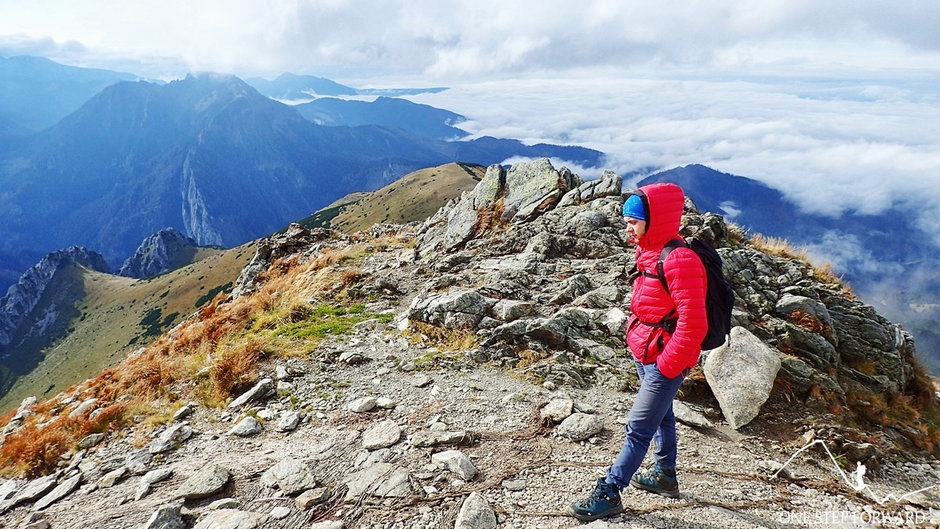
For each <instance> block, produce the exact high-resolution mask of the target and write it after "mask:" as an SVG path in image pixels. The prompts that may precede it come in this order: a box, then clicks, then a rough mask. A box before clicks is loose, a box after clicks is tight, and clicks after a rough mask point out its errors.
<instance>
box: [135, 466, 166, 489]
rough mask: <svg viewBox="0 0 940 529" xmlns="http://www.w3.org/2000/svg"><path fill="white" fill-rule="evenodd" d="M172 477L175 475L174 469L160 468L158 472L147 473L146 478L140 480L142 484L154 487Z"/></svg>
mask: <svg viewBox="0 0 940 529" xmlns="http://www.w3.org/2000/svg"><path fill="white" fill-rule="evenodd" d="M172 475H173V469H172V468H158V469H156V470H151V471H150V472H147V473H146V474H144V476H143V477H142V478H140V482H141V483H147V484H148V485H153V484H154V483H159V482H161V481H163V480H165V479H168V478H169V477H170V476H172Z"/></svg>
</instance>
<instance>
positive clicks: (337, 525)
mask: <svg viewBox="0 0 940 529" xmlns="http://www.w3.org/2000/svg"><path fill="white" fill-rule="evenodd" d="M308 529H343V522H341V521H339V520H327V521H325V522H317V523H315V524H313V525H311V526H310V527H309V528H308Z"/></svg>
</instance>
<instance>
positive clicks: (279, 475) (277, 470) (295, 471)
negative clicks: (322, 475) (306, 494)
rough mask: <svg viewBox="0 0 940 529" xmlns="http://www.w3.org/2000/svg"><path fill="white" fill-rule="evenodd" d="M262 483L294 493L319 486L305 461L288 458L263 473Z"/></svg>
mask: <svg viewBox="0 0 940 529" xmlns="http://www.w3.org/2000/svg"><path fill="white" fill-rule="evenodd" d="M261 483H263V484H264V485H267V486H269V487H274V486H276V487H277V488H278V489H280V490H281V492H283V493H284V494H287V495H294V494H297V493H299V492H303V491H305V490H307V489H312V488H314V487H316V486H317V478H316V476H314V474H313V471H312V470H310V467H308V466H307V464H306V463H304V462H303V461H298V460H296V459H293V458H290V457H289V458H287V459H284V460H283V461H281V462H280V463H278V464H276V465H274V466H273V467H271V468H269V469H268V470H267V471H266V472H265V473H264V474H262V475H261Z"/></svg>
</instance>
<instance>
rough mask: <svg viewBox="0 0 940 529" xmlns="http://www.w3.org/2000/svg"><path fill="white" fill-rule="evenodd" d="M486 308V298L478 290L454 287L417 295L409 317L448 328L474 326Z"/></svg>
mask: <svg viewBox="0 0 940 529" xmlns="http://www.w3.org/2000/svg"><path fill="white" fill-rule="evenodd" d="M486 309H487V304H486V300H485V299H484V298H483V296H482V295H480V293H479V292H477V291H476V290H467V289H461V288H454V289H451V290H448V291H446V292H443V293H438V292H428V293H426V294H423V295H418V296H416V297H415V298H414V300H412V302H411V306H410V307H409V309H408V319H410V320H417V321H423V322H425V323H430V324H431V325H443V326H445V327H447V328H460V327H463V328H474V327H476V325H477V324H478V323H480V320H482V319H483V315H484V313H485V312H486Z"/></svg>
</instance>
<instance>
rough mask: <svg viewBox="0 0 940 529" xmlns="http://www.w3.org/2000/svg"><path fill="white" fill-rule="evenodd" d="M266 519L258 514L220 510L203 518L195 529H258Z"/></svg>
mask: <svg viewBox="0 0 940 529" xmlns="http://www.w3.org/2000/svg"><path fill="white" fill-rule="evenodd" d="M264 518H265V516H264V515H263V514H261V513H257V512H250V511H239V510H236V509H219V510H217V511H211V512H210V513H209V514H207V515H205V516H204V517H202V518H201V519H200V520H199V523H197V524H196V525H195V526H193V529H256V528H257V527H258V526H260V525H261V523H262V522H263V521H264Z"/></svg>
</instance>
